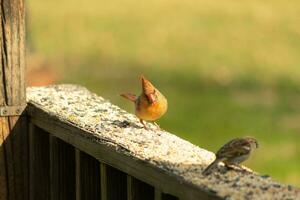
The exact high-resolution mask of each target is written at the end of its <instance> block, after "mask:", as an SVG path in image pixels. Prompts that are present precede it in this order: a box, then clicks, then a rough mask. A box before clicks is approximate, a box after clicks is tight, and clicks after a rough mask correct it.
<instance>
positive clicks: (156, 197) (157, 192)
mask: <svg viewBox="0 0 300 200" xmlns="http://www.w3.org/2000/svg"><path fill="white" fill-rule="evenodd" d="M154 200H162V199H161V190H160V189H158V188H155V192H154Z"/></svg>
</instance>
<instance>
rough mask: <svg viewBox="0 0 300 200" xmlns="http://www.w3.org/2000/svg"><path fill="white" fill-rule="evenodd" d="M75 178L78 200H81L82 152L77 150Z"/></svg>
mask: <svg viewBox="0 0 300 200" xmlns="http://www.w3.org/2000/svg"><path fill="white" fill-rule="evenodd" d="M75 165H76V166H75V176H76V178H75V179H76V200H81V187H80V186H81V181H80V167H81V165H80V151H79V150H78V149H76V150H75Z"/></svg>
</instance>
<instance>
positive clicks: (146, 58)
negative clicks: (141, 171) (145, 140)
mask: <svg viewBox="0 0 300 200" xmlns="http://www.w3.org/2000/svg"><path fill="white" fill-rule="evenodd" d="M27 17H28V21H27V25H28V28H27V32H28V34H27V37H28V38H27V40H28V47H29V48H28V53H27V57H28V59H27V60H28V63H27V66H28V76H29V78H28V84H29V85H41V84H48V83H66V82H67V83H76V84H80V85H84V86H86V87H88V88H89V89H90V90H92V91H94V92H96V93H97V94H99V95H101V96H103V97H105V98H107V99H109V100H111V101H112V102H113V103H115V104H117V105H119V106H120V107H122V108H124V109H126V110H127V111H130V112H133V106H132V105H131V104H130V103H129V102H127V101H125V100H123V99H121V98H120V96H119V94H120V93H121V92H127V91H131V92H136V93H138V92H139V91H140V83H139V79H138V77H139V75H140V74H144V75H145V76H146V77H147V78H148V79H150V80H151V81H152V82H153V83H154V85H156V86H157V87H158V88H159V89H160V91H161V92H162V93H164V94H165V96H167V97H168V100H169V111H168V113H167V114H166V116H165V117H163V118H162V119H161V120H160V121H159V124H160V125H161V127H162V128H164V129H166V130H168V131H170V132H172V133H175V134H177V135H178V136H180V137H182V138H185V139H187V140H189V141H191V142H192V143H194V144H197V145H199V146H201V147H204V148H206V149H209V150H211V151H216V150H217V149H218V148H219V147H220V146H221V145H222V144H224V143H225V142H227V141H228V140H230V139H232V138H234V137H239V136H245V135H252V136H254V137H256V138H257V139H258V140H259V141H260V143H261V145H260V148H259V149H258V150H257V151H255V152H254V154H253V156H252V157H251V158H250V160H249V161H247V162H245V165H246V166H248V167H250V168H252V169H254V170H256V171H258V172H260V173H262V174H269V175H271V176H273V177H274V178H275V179H276V180H280V181H282V182H285V183H290V184H295V185H297V186H300V156H299V155H300V25H299V23H300V1H295V0H292V1H279V0H272V1H271V0H252V1H235V0H231V1H210V0H187V1H182V0H151V1H150V0H148V1H143V0H128V1H123V0H111V1H99V0H89V1H83V0H43V1H41V0H28V2H27Z"/></svg>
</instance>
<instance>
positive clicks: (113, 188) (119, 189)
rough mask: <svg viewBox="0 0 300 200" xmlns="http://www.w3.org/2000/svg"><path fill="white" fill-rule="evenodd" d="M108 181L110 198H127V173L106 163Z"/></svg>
mask: <svg viewBox="0 0 300 200" xmlns="http://www.w3.org/2000/svg"><path fill="white" fill-rule="evenodd" d="M106 183H107V194H106V195H107V199H108V200H126V199H127V175H126V174H125V173H124V172H122V171H119V170H117V169H115V168H113V167H110V166H108V165H106Z"/></svg>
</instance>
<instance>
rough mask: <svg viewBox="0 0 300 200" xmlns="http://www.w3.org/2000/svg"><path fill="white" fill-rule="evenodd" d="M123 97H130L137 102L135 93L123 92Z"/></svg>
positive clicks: (129, 98)
mask: <svg viewBox="0 0 300 200" xmlns="http://www.w3.org/2000/svg"><path fill="white" fill-rule="evenodd" d="M121 96H122V97H124V98H125V99H128V100H129V101H132V102H135V101H136V99H137V97H136V95H134V94H130V93H124V94H121Z"/></svg>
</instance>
